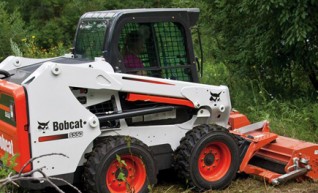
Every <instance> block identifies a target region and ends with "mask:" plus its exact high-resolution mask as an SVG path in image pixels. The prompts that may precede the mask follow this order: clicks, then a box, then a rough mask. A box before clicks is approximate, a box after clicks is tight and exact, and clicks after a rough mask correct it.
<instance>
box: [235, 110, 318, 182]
mask: <svg viewBox="0 0 318 193" xmlns="http://www.w3.org/2000/svg"><path fill="white" fill-rule="evenodd" d="M229 124H230V126H231V133H232V134H235V135H236V136H237V137H238V138H239V139H240V150H241V155H240V160H241V165H240V168H239V172H244V173H247V174H252V175H256V176H260V177H262V178H264V179H266V180H267V181H268V182H269V183H272V184H274V185H278V184H281V183H282V182H285V181H287V180H290V179H302V178H304V177H307V178H309V179H312V180H316V179H318V145H317V144H314V143H309V142H304V141H300V140H296V139H292V138H288V137H283V136H279V135H277V134H275V133H271V132H270V128H269V123H268V122H267V121H262V122H258V123H254V124H250V122H249V120H248V119H247V117H246V116H245V115H243V114H240V113H238V112H233V113H232V114H231V116H230V120H229Z"/></svg>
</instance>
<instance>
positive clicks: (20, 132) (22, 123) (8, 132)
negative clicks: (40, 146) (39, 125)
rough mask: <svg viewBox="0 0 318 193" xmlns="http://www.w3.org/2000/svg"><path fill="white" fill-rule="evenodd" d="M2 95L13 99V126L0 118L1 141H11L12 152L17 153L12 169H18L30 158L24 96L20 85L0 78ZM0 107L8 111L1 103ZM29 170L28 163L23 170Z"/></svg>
mask: <svg viewBox="0 0 318 193" xmlns="http://www.w3.org/2000/svg"><path fill="white" fill-rule="evenodd" d="M2 95H7V96H11V97H13V99H14V114H15V126H14V124H10V123H8V122H6V121H4V120H0V137H1V138H2V139H1V140H2V141H6V142H8V144H10V143H11V142H12V145H13V153H14V154H18V156H17V158H16V160H15V162H16V164H17V165H16V166H15V167H14V169H15V170H16V171H20V169H21V168H22V166H23V165H24V164H25V163H26V162H27V161H28V160H29V159H30V142H29V136H28V119H27V117H28V116H27V104H26V96H25V92H24V88H23V87H22V86H20V85H17V84H14V83H10V82H7V81H5V80H0V97H2ZM1 109H2V110H4V111H5V112H6V113H8V110H9V107H7V106H5V105H3V104H2V108H1ZM2 144H4V143H2ZM4 154H5V151H4V150H3V148H0V156H3V155H4ZM10 156H12V155H10ZM30 170H31V166H30V165H28V166H27V167H26V168H25V169H24V172H27V171H30Z"/></svg>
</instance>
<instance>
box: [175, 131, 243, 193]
mask: <svg viewBox="0 0 318 193" xmlns="http://www.w3.org/2000/svg"><path fill="white" fill-rule="evenodd" d="M175 158H176V159H175V161H176V163H175V168H176V169H177V171H178V174H179V176H180V177H182V178H185V180H186V182H188V183H189V185H190V186H193V187H195V188H196V189H197V190H198V191H203V190H208V189H224V188H226V187H227V186H228V185H229V184H230V183H231V181H232V179H233V178H234V177H235V175H236V172H237V170H238V167H239V150H238V146H237V143H236V140H235V139H234V138H233V137H232V135H231V134H230V133H229V132H228V131H227V129H225V128H223V127H220V126H218V125H200V126H198V127H195V128H194V129H192V130H191V131H189V132H188V133H187V134H186V136H185V137H184V138H182V140H181V143H180V146H179V148H178V149H177V151H176V156H175Z"/></svg>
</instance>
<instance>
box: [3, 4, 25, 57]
mask: <svg viewBox="0 0 318 193" xmlns="http://www.w3.org/2000/svg"><path fill="white" fill-rule="evenodd" d="M0 26H1V30H0V40H1V44H0V61H2V60H3V59H4V58H6V57H7V56H9V55H11V54H12V52H11V49H10V39H12V40H13V41H17V40H18V39H20V38H21V37H22V36H23V35H24V34H25V31H24V29H23V27H24V22H23V20H22V19H21V16H20V13H19V12H18V11H17V10H16V9H14V11H12V12H11V13H9V12H8V11H7V3H6V2H2V1H0Z"/></svg>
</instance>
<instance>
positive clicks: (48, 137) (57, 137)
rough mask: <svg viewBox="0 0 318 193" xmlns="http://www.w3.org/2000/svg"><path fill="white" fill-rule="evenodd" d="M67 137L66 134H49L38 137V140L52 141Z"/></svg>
mask: <svg viewBox="0 0 318 193" xmlns="http://www.w3.org/2000/svg"><path fill="white" fill-rule="evenodd" d="M67 138H68V134H60V135H50V136H43V137H39V142H45V141H54V140H59V139H67Z"/></svg>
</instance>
